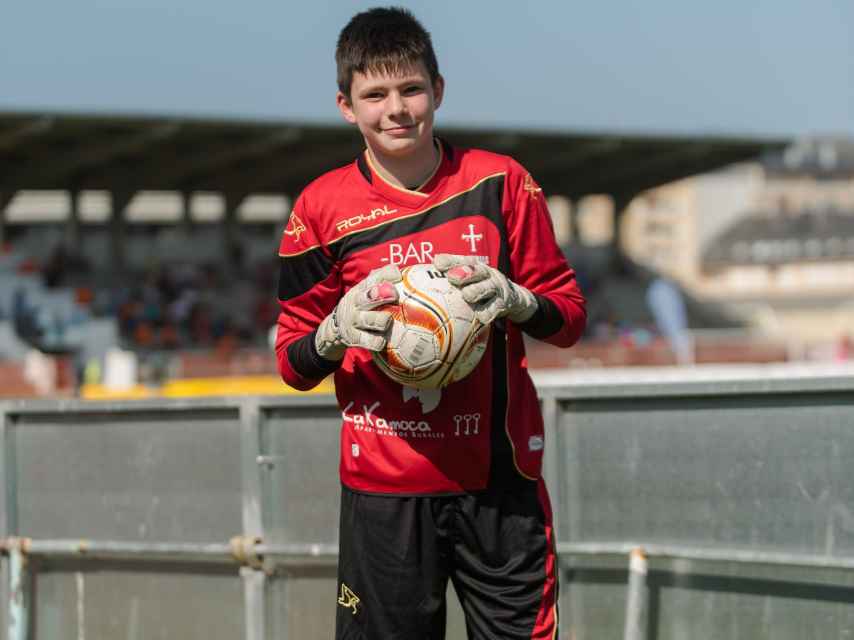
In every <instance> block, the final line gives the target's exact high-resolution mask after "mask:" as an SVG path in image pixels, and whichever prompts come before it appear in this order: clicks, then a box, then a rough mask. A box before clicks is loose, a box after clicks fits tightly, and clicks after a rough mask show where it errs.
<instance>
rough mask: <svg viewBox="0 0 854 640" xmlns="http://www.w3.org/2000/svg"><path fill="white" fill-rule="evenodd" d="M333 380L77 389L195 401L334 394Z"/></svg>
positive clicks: (226, 380)
mask: <svg viewBox="0 0 854 640" xmlns="http://www.w3.org/2000/svg"><path fill="white" fill-rule="evenodd" d="M334 392H335V387H334V386H333V384H332V378H327V379H326V380H324V381H323V382H321V383H320V384H319V385H317V386H316V387H315V388H314V389H312V390H311V391H297V390H296V389H292V388H291V387H289V386H287V385H286V384H285V383H284V382H282V379H281V378H279V377H277V376H233V377H223V378H186V379H180V380H169V381H168V382H166V383H165V384H164V385H163V386H161V387H147V386H144V385H135V386H133V387H128V388H126V389H109V388H107V387H105V386H104V385H100V384H86V385H83V386H82V387H81V389H80V397H81V398H83V399H84V400H138V399H141V398H194V397H196V398H198V397H206V396H207V397H210V396H241V395H252V396H258V395H303V394H317V393H334Z"/></svg>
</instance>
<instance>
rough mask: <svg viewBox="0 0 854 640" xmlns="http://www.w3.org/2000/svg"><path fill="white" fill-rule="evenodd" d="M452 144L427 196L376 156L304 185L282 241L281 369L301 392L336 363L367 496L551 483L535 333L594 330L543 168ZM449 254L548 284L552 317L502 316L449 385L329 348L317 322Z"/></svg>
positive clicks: (346, 442) (546, 311)
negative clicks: (386, 271) (369, 280)
mask: <svg viewBox="0 0 854 640" xmlns="http://www.w3.org/2000/svg"><path fill="white" fill-rule="evenodd" d="M441 151H442V158H441V162H440V163H439V166H438V168H437V170H436V172H435V173H434V174H433V176H432V177H431V178H430V179H429V180H428V181H427V182H426V183H425V184H424V185H422V187H420V188H419V189H418V190H417V191H415V190H413V191H410V190H406V189H400V188H397V187H395V186H393V185H391V184H389V183H388V182H386V181H385V180H384V179H383V178H382V177H380V175H379V174H378V173H377V172H376V171H375V170H374V169H373V167H372V166H371V162H370V159H369V156H368V154H367V153H363V154H362V155H361V156H360V157H359V158H358V159H357V160H356V161H355V162H353V163H352V164H350V165H348V166H346V167H342V168H340V169H336V170H334V171H330V172H329V173H326V174H324V175H323V176H321V177H320V178H318V179H317V180H315V181H314V182H312V183H311V184H310V185H309V186H308V187H307V188H306V189H305V190H304V191H303V193H302V194H301V195H300V197H299V198H298V199H297V201H296V203H295V206H294V210H293V212H292V214H291V216H290V219H289V220H288V224H287V227H286V229H285V232H284V235H283V236H282V240H281V245H280V250H279V255H280V256H281V261H282V266H281V276H280V282H279V304H280V306H281V313H280V314H279V321H278V337H277V340H276V353H277V356H278V363H279V370H280V372H281V375H282V378H283V379H284V380H285V382H287V383H288V384H289V385H291V386H292V387H295V388H297V389H310V388H312V387H313V386H315V385H316V384H318V383H319V382H320V381H321V380H322V379H323V378H324V377H326V376H327V375H328V374H330V373H332V372H333V371H334V373H335V391H336V395H337V397H338V402H339V404H340V407H341V409H342V418H343V425H342V430H341V464H340V471H341V480H342V482H343V483H344V484H345V485H346V486H347V487H349V488H351V489H353V490H355V491H360V492H370V493H381V494H398V495H400V494H404V495H407V494H409V495H425V494H434V495H435V494H449V493H462V492H467V491H475V490H480V489H486V488H493V487H501V486H509V485H511V484H513V483H518V482H523V483H524V482H526V481H535V480H537V479H538V478H539V477H540V473H541V468H542V454H543V446H544V442H543V420H542V415H541V413H540V409H539V403H538V400H537V395H536V391H535V389H534V385H533V383H532V382H531V379H530V377H529V375H528V371H527V365H526V359H525V349H524V344H523V339H522V332H523V331H524V332H526V333H528V334H529V335H531V336H533V337H535V338H539V339H542V340H545V341H547V342H549V343H552V344H554V345H557V346H560V347H568V346H571V345H572V344H574V343H575V342H576V340H578V338H579V336H580V335H581V332H582V330H583V328H584V324H585V320H586V314H585V310H584V304H585V303H584V298H583V297H582V295H581V293H580V291H579V289H578V287H577V284H576V281H575V275H574V272H573V271H572V269H570V267H569V266H568V265H567V263H566V260H565V258H564V256H563V254H562V252H561V251H560V249H559V248H558V246H557V244H556V242H555V238H554V232H553V230H552V225H551V219H550V217H549V214H548V210H547V209H546V204H545V199H544V197H543V194H542V191H541V189H540V188H539V187H538V186H537V184H536V182H534V180H533V179H532V178H531V176H530V174H528V173H527V172H526V171H525V169H524V168H522V166H520V165H519V164H518V163H517V162H515V161H514V160H513V159H511V158H509V157H507V156H503V155H498V154H494V153H489V152H486V151H480V150H474V149H456V148H452V147H450V146H448V145H445V144H442V145H441ZM439 253H451V254H458V255H476V256H480V258H481V259H482V260H485V261H487V262H488V264H489V265H490V266H492V267H495V268H497V269H500V270H501V271H502V272H503V273H504V274H505V275H506V276H507V277H508V278H509V279H510V280H512V281H513V282H516V283H518V284H520V285H522V286H524V287H526V288H528V289H530V290H531V291H532V292H534V293H535V294H536V295H537V299H538V302H539V309H538V311H537V312H536V313H535V315H534V317H533V318H531V319H530V320H528V321H527V322H525V323H524V324H522V325H516V324H514V323H512V322H509V321H498V322H496V323H495V324H494V325H493V328H492V332H491V337H490V342H489V346H488V348H487V351H486V353H485V354H484V356H483V359H482V360H481V362H480V364H478V366H477V367H476V368H475V369H474V371H473V372H472V373H471V374H469V376H467V377H466V378H464V379H463V380H460V381H458V382H455V383H453V384H451V385H449V386H447V387H445V388H444V389H442V390H437V391H424V390H416V389H413V388H410V387H405V386H402V385H401V384H399V383H397V382H394V381H393V380H391V379H390V378H388V377H387V376H386V375H385V374H384V373H383V372H382V371H381V370H380V369H379V368H378V367H377V366H376V365H375V364H374V362H373V360H372V358H371V354H370V353H369V352H368V351H366V350H364V349H357V348H350V349H348V350H347V352H346V355H345V356H344V360H343V361H342V362H341V363H331V362H329V361H327V360H325V359H323V358H322V357H320V356H319V354H318V353H317V351H316V348H315V345H314V337H315V332H316V329H317V327H318V325H319V324H320V322H321V321H322V320H323V319H324V318H325V317H326V316H327V315H328V314H329V313H330V312H331V311H332V309H333V308H334V307H335V305H336V304H337V303H338V301H339V300H340V299H341V297H342V295H343V294H344V293H345V292H346V291H347V290H348V289H349V288H350V287H352V286H354V285H355V284H357V283H359V282H360V281H361V280H362V279H364V278H365V277H366V276H367V275H368V273H370V271H372V270H373V269H376V268H378V267H382V266H384V265H386V264H397V265H400V266H405V265H411V264H417V263H430V262H431V261H432V259H433V256H435V255H436V254H439Z"/></svg>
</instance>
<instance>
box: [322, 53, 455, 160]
mask: <svg viewBox="0 0 854 640" xmlns="http://www.w3.org/2000/svg"><path fill="white" fill-rule="evenodd" d="M444 88H445V83H444V80H443V79H442V77H441V76H439V77H438V78H436V81H435V82H433V83H431V82H430V75H429V74H428V72H427V68H426V67H425V66H424V63H423V62H421V61H420V60H419V61H418V63H417V64H416V65H413V66H412V67H410V68H409V69H407V70H406V71H405V72H403V73H401V74H388V73H374V72H368V73H367V74H364V73H359V72H356V73H354V74H353V82H352V83H351V85H350V98H349V99H348V98H347V96H345V95H344V94H343V93H341V92H340V91H339V92H338V95H337V97H336V100H337V102H338V108H339V109H340V110H341V114H342V115H343V116H344V119H345V120H346V121H347V122H349V123H351V124H355V125H356V126H357V127H359V131H361V132H362V135H363V136H364V138H365V143H366V144H367V145H368V148H369V149H370V150H371V151H372V152H373V153H374V155H381V156H382V155H384V156H393V157H396V158H405V157H407V156H410V155H413V154H417V153H419V152H420V151H423V150H424V149H431V148H432V144H433V113H434V111H435V110H436V109H438V108H439V105H440V104H441V102H442V94H443V92H444Z"/></svg>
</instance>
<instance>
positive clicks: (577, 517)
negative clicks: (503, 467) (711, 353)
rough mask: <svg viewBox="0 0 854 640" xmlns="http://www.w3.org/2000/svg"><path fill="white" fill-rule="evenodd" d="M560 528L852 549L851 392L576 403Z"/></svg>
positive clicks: (828, 551)
mask: <svg viewBox="0 0 854 640" xmlns="http://www.w3.org/2000/svg"><path fill="white" fill-rule="evenodd" d="M560 419H561V430H560V437H561V439H562V440H563V442H561V443H560V445H561V449H562V451H563V452H564V456H565V458H564V460H565V466H564V470H565V473H564V474H563V475H562V477H563V482H565V485H564V487H563V489H564V490H563V492H562V493H563V495H564V496H567V499H566V502H565V503H564V504H563V505H562V507H563V508H562V509H561V513H562V520H561V522H560V527H559V529H558V532H559V535H560V536H561V539H564V540H571V541H573V542H586V541H597V542H605V541H618V540H620V541H632V540H634V541H641V542H647V543H651V542H659V543H682V544H686V543H687V544H691V545H695V546H705V547H727V546H733V547H738V548H742V549H746V548H757V549H758V548H761V549H764V550H775V551H790V552H799V553H808V554H823V555H830V556H832V555H851V554H852V553H854V527H852V526H851V523H852V522H854V506H852V505H854V474H852V473H851V469H852V468H854V430H852V425H854V397H852V394H850V393H824V394H814V393H813V394H806V393H804V394H787V395H785V396H777V395H774V396H769V395H761V396H755V395H744V396H721V397H712V398H708V397H693V398H692V397H680V398H644V397H634V398H625V399H619V398H610V399H591V400H579V401H575V402H568V403H566V404H564V406H563V412H562V414H561V418H560Z"/></svg>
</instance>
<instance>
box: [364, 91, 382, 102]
mask: <svg viewBox="0 0 854 640" xmlns="http://www.w3.org/2000/svg"><path fill="white" fill-rule="evenodd" d="M362 98H363V99H365V100H370V101H372V102H374V101H377V100H382V99H383V93H382V92H381V91H371V92H369V93H366V94H365V95H363V96H362Z"/></svg>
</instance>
